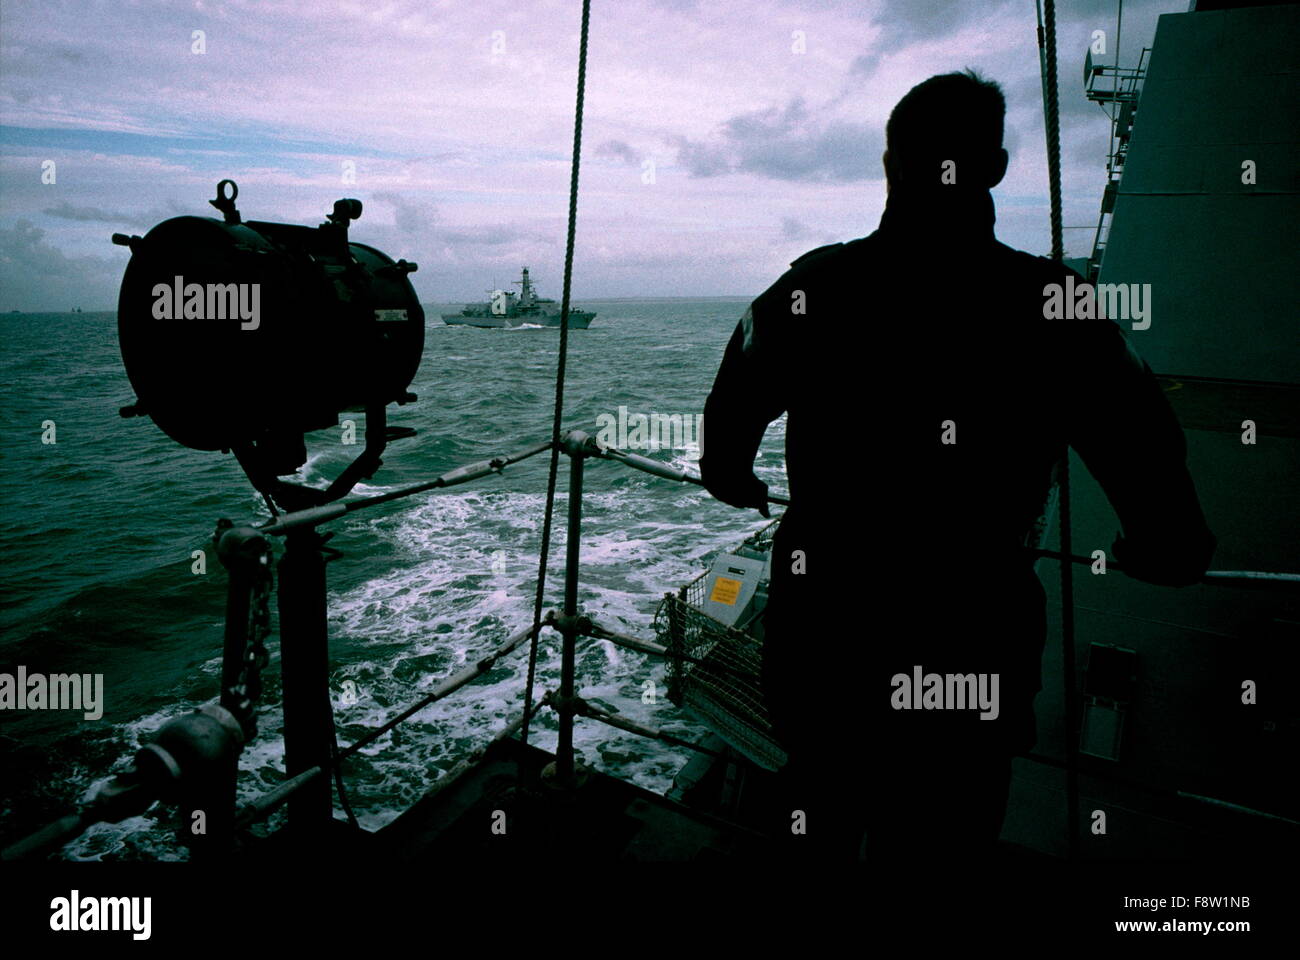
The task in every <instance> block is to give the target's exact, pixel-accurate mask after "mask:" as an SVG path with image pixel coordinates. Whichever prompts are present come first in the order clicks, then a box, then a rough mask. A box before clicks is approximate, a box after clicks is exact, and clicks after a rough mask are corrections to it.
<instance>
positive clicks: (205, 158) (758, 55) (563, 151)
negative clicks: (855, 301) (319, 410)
mask: <svg viewBox="0 0 1300 960" xmlns="http://www.w3.org/2000/svg"><path fill="white" fill-rule="evenodd" d="M1187 6H1188V4H1187V0H1177V2H1170V0H1129V2H1127V3H1125V4H1124V22H1123V32H1122V35H1121V37H1120V41H1121V49H1120V54H1119V55H1120V61H1121V62H1122V63H1123V64H1125V65H1131V64H1132V63H1133V62H1134V61H1135V59H1136V56H1137V54H1138V53H1139V51H1140V49H1141V48H1142V47H1143V46H1149V45H1150V43H1151V40H1152V38H1153V37H1154V34H1155V26H1156V20H1157V18H1158V17H1159V16H1160V15H1161V14H1165V13H1182V12H1185V11H1186V10H1187ZM1058 7H1059V8H1060V9H1059V10H1058V28H1057V38H1058V42H1057V50H1058V59H1059V84H1060V102H1061V108H1060V109H1061V118H1062V129H1061V138H1062V194H1063V209H1064V223H1065V225H1066V226H1067V227H1084V228H1086V229H1067V230H1066V232H1065V246H1066V255H1067V256H1086V255H1087V254H1088V253H1089V252H1090V249H1091V244H1092V239H1093V228H1094V227H1095V225H1096V221H1097V215H1098V208H1099V204H1100V198H1101V191H1102V188H1103V186H1104V183H1105V166H1104V165H1105V155H1106V152H1107V145H1108V141H1109V132H1110V121H1109V119H1108V117H1107V115H1106V113H1105V112H1104V111H1103V109H1102V108H1101V107H1100V106H1098V105H1097V104H1094V103H1090V102H1088V101H1087V100H1086V99H1085V98H1084V95H1083V60H1084V56H1085V53H1086V52H1087V48H1088V46H1089V43H1090V42H1091V41H1092V35H1093V31H1095V30H1103V31H1105V33H1106V54H1105V55H1104V56H1099V57H1096V58H1095V59H1096V60H1098V61H1100V62H1107V63H1111V62H1114V57H1115V49H1114V47H1115V39H1116V37H1115V26H1116V3H1115V0H1109V2H1103V0H1063V2H1061V3H1059V4H1058ZM1035 24H1036V19H1035V8H1034V3H1033V0H1006V2H999V0H862V2H851V0H843V2H832V0H820V2H818V0H737V2H731V0H698V2H695V0H593V3H592V13H591V27H590V49H589V54H588V64H587V91H586V103H585V112H584V117H585V119H584V126H583V141H582V152H581V160H582V167H581V181H580V187H581V189H580V193H579V203H578V222H577V234H576V236H577V242H576V250H575V259H574V277H573V296H574V298H575V300H579V301H580V300H581V299H583V298H589V299H596V298H606V297H671V296H684V297H689V296H753V295H756V294H758V293H760V292H762V291H763V290H764V289H765V288H766V287H767V286H768V285H770V284H771V283H772V282H773V281H774V280H776V278H777V277H778V276H780V274H781V273H782V272H783V271H784V269H785V268H786V266H787V265H788V263H789V262H790V261H791V260H793V259H795V258H796V257H798V256H799V255H800V254H802V253H803V252H805V251H807V250H809V249H812V248H814V247H817V246H820V245H822V244H825V243H832V242H835V241H839V240H850V239H853V238H855V237H860V236H865V235H866V234H868V233H870V232H871V231H872V230H874V229H875V227H876V225H877V223H878V221H879V219H880V214H881V212H882V210H883V209H884V203H885V183H884V179H883V171H882V169H881V165H880V155H881V153H882V151H883V149H884V126H885V121H886V120H887V118H888V116H889V112H890V110H891V109H892V108H893V106H894V104H895V103H897V101H898V100H899V99H900V98H901V97H902V96H903V94H905V93H906V92H907V91H908V90H909V89H910V88H911V87H912V86H914V85H915V84H917V83H919V82H921V81H922V80H924V79H926V78H927V77H929V76H932V75H934V74H937V73H946V72H949V71H952V70H961V69H966V68H968V67H969V68H974V69H976V70H978V71H979V72H980V73H982V74H983V75H985V76H987V77H989V78H991V79H994V80H996V81H998V82H999V83H1001V84H1002V86H1003V88H1004V90H1005V92H1006V96H1007V101H1008V111H1007V129H1006V138H1005V141H1004V145H1005V146H1006V147H1007V149H1008V151H1009V152H1010V154H1011V163H1010V168H1009V171H1008V174H1007V177H1006V179H1005V180H1004V181H1003V183H1002V184H1001V185H1000V186H999V187H998V188H997V189H996V190H995V191H994V199H995V201H996V202H997V208H998V226H997V231H998V236H999V239H1001V240H1002V241H1003V242H1005V243H1008V244H1010V245H1011V246H1013V247H1017V248H1019V249H1023V250H1027V251H1029V252H1031V253H1035V254H1046V253H1047V252H1048V249H1049V247H1050V238H1049V228H1048V223H1049V217H1048V201H1047V191H1048V186H1047V160H1046V148H1045V140H1044V134H1043V122H1042V99H1041V85H1040V80H1039V66H1038V64H1039V59H1038V50H1037V40H1036V25H1035ZM580 25H581V3H580V2H579V0H506V2H497V0H443V2H438V0H417V2H386V0H236V2H228V3H219V2H212V0H190V2H157V0H152V2H151V0H117V2H94V0H83V2H57V0H42V2H19V0H0V311H4V312H7V311H10V310H14V309H18V310H24V311H31V310H68V309H71V308H72V307H73V306H74V305H76V306H80V307H82V308H83V309H85V310H87V311H91V310H108V309H113V308H114V307H115V305H116V301H117V291H118V287H119V285H120V283H121V278H122V272H123V270H124V269H125V267H126V263H127V260H128V259H129V253H128V251H127V250H126V248H124V247H118V246H113V245H112V244H111V243H110V242H109V237H110V236H111V234H113V233H115V232H123V233H136V234H143V233H145V232H147V230H148V229H149V228H150V227H152V226H153V225H154V224H156V223H158V222H159V221H161V220H165V219H167V218H169V217H174V216H180V215H198V216H218V214H217V213H216V211H215V210H213V209H212V208H211V207H209V206H208V204H207V201H208V200H209V199H211V198H212V197H213V196H215V188H216V183H217V181H218V180H220V179H223V178H227V177H229V178H231V179H234V180H235V181H236V182H237V183H238V185H239V199H238V206H239V208H240V211H241V212H242V214H243V215H244V217H245V219H256V220H271V221H282V222H290V223H305V224H309V225H315V224H318V223H320V222H321V221H322V218H323V215H324V214H325V213H327V212H328V211H329V210H330V209H331V208H332V206H333V202H334V201H335V200H336V199H338V198H340V197H356V198H358V199H360V200H361V201H362V203H363V205H364V211H363V213H362V216H361V218H360V219H359V220H358V221H356V222H355V223H354V224H353V225H352V228H351V233H350V235H351V237H352V239H353V240H355V241H357V242H362V243H367V244H370V245H371V246H375V247H378V248H379V249H381V250H383V251H384V252H386V253H388V254H389V255H390V256H392V257H393V258H394V259H396V258H399V257H401V258H405V259H407V260H412V261H415V262H416V263H418V264H419V271H418V272H417V273H416V274H414V275H412V278H411V279H412V281H413V283H414V285H415V288H416V292H417V293H418V295H419V296H420V299H421V300H422V301H425V302H444V303H446V302H463V301H466V300H481V299H483V298H484V294H485V291H487V290H489V289H493V288H497V287H508V285H509V284H510V282H511V281H513V280H515V279H516V278H517V277H518V274H519V268H520V267H521V266H523V265H525V264H526V265H528V266H529V267H530V268H531V271H532V276H533V280H534V282H535V283H536V284H537V285H538V287H539V291H540V293H541V295H543V296H552V297H555V298H557V299H558V298H559V296H560V287H561V283H562V276H563V263H564V246H565V230H566V218H567V212H568V186H569V176H570V167H569V165H570V156H571V151H572V144H573V113H574V97H575V87H576V79H577V63H578V38H579V32H580ZM196 31H202V34H201V38H200V37H199V36H198V35H196ZM200 50H201V52H200ZM48 161H53V168H52V169H53V178H52V179H53V180H54V182H52V183H50V182H43V181H45V180H49V179H51V177H50V175H49V171H50V165H49V163H48Z"/></svg>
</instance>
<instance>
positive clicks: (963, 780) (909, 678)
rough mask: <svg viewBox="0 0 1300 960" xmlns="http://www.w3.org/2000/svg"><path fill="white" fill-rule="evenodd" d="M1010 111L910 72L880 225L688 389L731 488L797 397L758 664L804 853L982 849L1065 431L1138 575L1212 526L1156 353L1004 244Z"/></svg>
mask: <svg viewBox="0 0 1300 960" xmlns="http://www.w3.org/2000/svg"><path fill="white" fill-rule="evenodd" d="M1004 114H1005V103H1004V100H1003V96H1002V92H1001V90H1000V89H999V88H998V86H997V85H996V84H994V83H991V82H987V81H984V80H982V79H980V78H979V77H977V76H976V75H974V74H971V73H966V74H946V75H943V76H937V77H932V78H931V79H929V80H927V81H925V82H924V83H922V84H920V85H919V86H917V87H915V88H913V89H912V90H911V91H910V92H909V93H908V94H907V95H906V96H905V97H904V98H903V99H902V100H901V101H900V102H899V103H898V105H897V106H896V107H895V109H894V111H893V113H892V115H891V116H890V119H889V124H888V127H887V150H886V152H885V154H884V158H883V160H884V166H885V172H886V178H887V181H888V188H889V195H888V201H887V204H886V209H885V213H884V216H883V217H882V218H881V221H880V227H879V229H877V230H876V232H874V233H873V234H871V235H870V236H868V237H865V238H862V239H859V240H854V241H852V242H849V243H843V244H838V243H837V244H832V245H830V246H827V247H821V248H819V249H817V250H813V251H812V252H810V253H807V254H805V255H804V256H803V257H801V258H799V259H798V260H796V261H795V262H794V263H793V264H792V266H791V269H790V270H789V271H787V272H786V274H785V275H784V276H782V277H781V279H779V280H778V281H777V282H776V283H775V284H773V285H772V286H771V287H770V288H769V289H768V290H767V291H766V292H765V293H763V294H762V295H761V296H760V297H758V298H757V299H756V300H755V301H754V302H753V304H752V305H751V307H750V308H749V310H748V311H747V312H746V313H745V316H744V318H743V319H742V320H741V322H740V324H739V325H738V326H737V328H736V331H735V333H734V335H733V336H732V338H731V341H730V342H729V343H728V345H727V348H726V353H725V355H724V357H723V361H722V365H721V367H720V369H719V370H718V375H717V379H716V381H715V383H714V385H713V390H712V392H711V393H710V395H709V398H708V401H707V403H706V405H705V424H706V427H707V429H706V431H705V437H706V442H705V445H704V447H703V455H702V459H701V463H700V467H701V472H702V474H703V478H704V483H705V485H706V486H707V487H708V489H709V490H710V492H712V493H713V495H714V496H716V497H718V498H719V499H721V500H723V501H725V502H727V503H730V504H732V505H734V506H737V507H760V505H762V504H764V498H765V496H766V493H767V490H766V486H765V485H764V484H763V483H762V482H761V481H759V480H758V479H757V478H756V477H755V475H754V473H753V462H754V457H755V454H756V451H757V449H758V446H759V442H760V441H761V439H762V437H763V433H764V430H765V429H766V427H767V425H768V424H769V423H771V422H772V421H774V420H776V419H777V418H778V417H780V415H781V414H782V413H788V419H787V423H786V471H787V474H788V480H789V489H790V496H791V506H790V508H789V510H788V512H787V513H786V515H785V518H784V520H783V521H782V523H781V526H780V529H779V531H778V533H777V537H776V543H775V547H774V555H773V583H772V588H771V599H770V601H769V604H768V608H767V614H766V640H765V644H764V683H765V686H766V689H767V697H768V704H769V707H770V709H771V712H772V716H773V721H774V723H775V724H776V725H777V730H778V734H779V736H780V737H781V739H782V741H783V742H784V744H785V745H786V747H787V750H788V752H789V754H790V758H791V759H790V763H789V765H788V766H787V768H786V769H785V771H783V778H782V779H784V780H785V781H786V783H787V786H788V788H789V790H790V801H789V803H790V805H791V806H792V808H793V809H800V810H803V811H804V814H805V816H806V822H807V829H808V834H807V837H806V838H800V837H798V836H793V837H792V839H791V843H792V844H793V845H795V846H797V845H798V844H800V843H806V844H807V846H808V848H810V849H813V850H815V852H817V853H819V854H826V855H830V856H838V857H843V858H849V857H853V856H855V855H856V851H857V848H858V846H859V838H860V837H861V835H862V832H863V830H864V828H865V831H866V836H867V842H866V853H867V857H868V858H869V859H872V860H875V859H876V858H877V856H886V857H894V858H899V857H901V858H907V859H912V858H916V857H925V856H927V855H930V856H936V855H937V856H941V857H945V858H948V857H954V856H961V855H963V854H966V853H977V854H979V853H989V852H991V851H992V848H993V843H994V842H996V839H997V836H998V833H999V831H1000V829H1001V823H1002V818H1003V813H1004V810H1005V806H1006V799H1007V790H1008V785H1009V781H1010V758H1011V757H1012V756H1013V755H1015V754H1017V753H1022V752H1025V751H1027V750H1028V749H1030V747H1032V745H1033V743H1034V740H1035V724H1034V716H1033V698H1034V694H1035V693H1036V692H1037V691H1038V689H1039V687H1040V661H1041V656H1042V650H1043V643H1044V635H1045V629H1046V628H1045V620H1044V604H1045V599H1044V593H1043V589H1042V586H1041V585H1040V584H1039V581H1038V578H1037V577H1036V575H1035V574H1034V571H1033V567H1032V557H1031V555H1030V553H1029V552H1028V551H1027V550H1026V549H1025V539H1026V534H1027V532H1028V530H1029V528H1030V526H1031V524H1032V522H1033V520H1034V519H1035V518H1036V517H1037V515H1038V513H1039V512H1040V510H1041V507H1042V504H1043V502H1044V499H1045V497H1046V494H1047V492H1048V489H1049V486H1050V482H1051V473H1052V467H1053V464H1054V462H1055V461H1056V460H1057V459H1058V457H1059V454H1060V452H1061V450H1062V449H1063V447H1064V445H1065V444H1067V443H1068V444H1069V445H1071V446H1072V447H1073V448H1074V449H1075V450H1076V451H1077V452H1078V453H1079V455H1080V456H1081V457H1082V458H1083V461H1084V463H1085V464H1086V465H1087V466H1088V469H1089V470H1090V471H1091V472H1092V474H1093V476H1094V477H1096V478H1097V480H1098V481H1099V482H1100V483H1101V485H1102V487H1103V488H1104V490H1105V492H1106V494H1107V496H1108V497H1109V499H1110V502H1111V504H1112V505H1113V506H1114V508H1115V511H1116V513H1117V515H1118V518H1119V522H1120V525H1121V526H1122V529H1123V537H1122V538H1121V539H1119V540H1118V541H1117V542H1116V543H1115V545H1114V549H1113V551H1112V553H1111V556H1110V558H1111V560H1112V561H1118V562H1120V563H1122V564H1123V565H1124V567H1125V569H1126V571H1127V572H1128V573H1129V574H1130V575H1132V576H1136V577H1139V578H1140V579H1143V580H1149V581H1151V582H1155V583H1162V584H1170V585H1181V584H1189V583H1193V582H1195V581H1196V580H1198V579H1199V578H1200V577H1201V575H1202V574H1204V572H1205V570H1206V569H1207V567H1208V564H1209V559H1210V555H1211V553H1212V551H1213V548H1214V538H1213V536H1212V535H1211V534H1210V532H1209V530H1208V529H1207V527H1206V524H1205V520H1204V517H1203V516H1202V513H1201V509H1200V506H1199V503H1198V501H1197V497H1196V493H1195V490H1194V488H1193V486H1192V481H1191V479H1190V477H1189V475H1188V472H1187V469H1186V466H1185V445H1184V439H1183V434H1182V430H1181V429H1180V427H1179V425H1178V423H1177V421H1176V420H1175V419H1174V416H1173V413H1172V412H1171V410H1170V408H1169V405H1168V402H1167V401H1166V400H1165V398H1164V396H1163V394H1162V392H1161V389H1160V387H1159V385H1158V384H1157V382H1156V380H1155V379H1154V377H1153V376H1152V374H1151V371H1150V369H1149V368H1148V367H1147V366H1146V365H1145V363H1143V362H1142V360H1141V359H1139V357H1138V356H1137V354H1136V353H1135V352H1134V351H1133V349H1132V348H1131V347H1130V345H1129V343H1128V341H1127V340H1126V337H1125V335H1124V333H1123V332H1122V331H1121V329H1120V328H1119V326H1117V325H1116V324H1115V323H1114V322H1113V321H1111V320H1107V319H1068V320H1065V319H1061V320H1052V319H1047V318H1046V317H1045V311H1044V303H1045V299H1046V293H1045V289H1046V288H1047V287H1048V286H1049V285H1051V284H1064V282H1065V280H1066V277H1067V275H1070V274H1071V272H1070V271H1069V270H1067V269H1066V268H1065V267H1063V266H1061V265H1060V264H1057V263H1054V262H1052V261H1050V260H1046V259H1043V258H1040V257H1035V256H1031V255H1030V254H1027V253H1022V252H1019V251H1017V250H1013V249H1011V248H1010V247H1007V246H1005V245H1003V244H1001V243H999V242H998V241H997V240H996V239H995V238H994V233H993V224H994V209H993V200H992V197H991V195H990V193H989V191H990V189H991V188H992V187H994V186H996V185H997V184H998V182H999V181H1001V179H1002V177H1003V175H1004V174H1005V172H1006V166H1007V153H1006V151H1005V150H1003V149H1002V127H1003V117H1004ZM1073 277H1074V282H1075V283H1076V284H1082V283H1083V282H1084V281H1083V278H1082V277H1079V276H1078V275H1077V274H1074V275H1073ZM760 508H761V507H760ZM785 816H786V819H785V821H784V823H785V825H787V826H785V827H784V828H783V826H782V824H781V823H777V824H776V826H777V828H778V830H782V829H785V830H788V824H789V823H790V822H791V819H790V816H792V813H791V812H790V811H787V813H786V815H785Z"/></svg>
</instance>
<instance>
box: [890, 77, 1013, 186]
mask: <svg viewBox="0 0 1300 960" xmlns="http://www.w3.org/2000/svg"><path fill="white" fill-rule="evenodd" d="M1006 112H1007V103H1006V99H1005V98H1004V97H1003V95H1002V88H1001V87H999V86H998V85H997V84H996V83H994V82H993V81H992V80H986V79H984V78H983V77H981V76H980V75H979V74H977V73H975V72H974V71H973V70H967V71H965V72H964V73H944V74H940V75H938V76H934V77H931V78H930V79H929V80H926V81H925V82H923V83H919V84H917V85H916V86H915V87H913V88H912V89H911V90H909V91H908V92H907V95H906V96H904V97H903V99H902V100H899V101H898V105H897V106H895V107H894V111H893V113H891V114H890V115H889V123H888V124H887V125H886V127H885V143H886V149H885V154H884V156H883V157H882V158H881V159H882V161H883V162H884V165H885V176H886V178H887V179H888V182H889V188H890V189H891V190H907V191H908V192H925V193H929V192H931V191H939V190H941V189H944V190H947V191H952V192H956V193H967V192H975V191H987V190H989V189H991V188H992V187H995V186H997V185H998V183H999V182H1000V181H1001V180H1002V177H1003V176H1004V175H1005V174H1006V172H1007V152H1006V151H1005V150H1004V149H1002V126H1003V120H1004V118H1005V117H1006Z"/></svg>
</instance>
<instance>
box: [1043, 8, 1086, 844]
mask: <svg viewBox="0 0 1300 960" xmlns="http://www.w3.org/2000/svg"><path fill="white" fill-rule="evenodd" d="M1038 36H1039V44H1040V46H1041V54H1042V55H1041V56H1040V57H1039V63H1040V65H1041V69H1042V72H1043V78H1042V80H1043V125H1044V127H1045V128H1046V132H1047V177H1048V190H1049V196H1050V199H1051V229H1052V259H1053V260H1055V261H1056V262H1057V263H1060V262H1061V260H1062V259H1063V258H1064V256H1065V250H1064V248H1063V246H1062V242H1061V118H1060V108H1059V105H1058V102H1057V101H1058V94H1057V76H1056V2H1055V0H1043V23H1042V24H1041V27H1040V30H1039V34H1038ZM1057 492H1058V497H1057V510H1058V511H1059V520H1060V540H1061V554H1062V555H1063V557H1069V556H1070V554H1071V552H1072V548H1073V545H1072V543H1071V536H1070V448H1069V446H1066V447H1065V448H1064V450H1062V453H1061V461H1060V464H1059V466H1058V468H1057ZM1061 647H1062V650H1061V653H1062V660H1063V663H1062V671H1061V674H1062V677H1061V679H1062V682H1063V684H1064V686H1065V758H1066V774H1065V795H1066V808H1067V811H1068V813H1067V817H1066V819H1067V820H1068V827H1067V833H1066V836H1067V838H1068V843H1069V850H1070V858H1071V859H1075V858H1076V857H1077V856H1078V852H1079V767H1078V758H1077V756H1076V750H1077V747H1078V743H1077V741H1076V740H1075V737H1076V735H1077V734H1076V730H1077V719H1076V713H1077V709H1078V708H1077V704H1076V696H1077V690H1076V679H1075V649H1074V574H1073V570H1072V569H1071V566H1070V562H1069V560H1066V559H1062V560H1061Z"/></svg>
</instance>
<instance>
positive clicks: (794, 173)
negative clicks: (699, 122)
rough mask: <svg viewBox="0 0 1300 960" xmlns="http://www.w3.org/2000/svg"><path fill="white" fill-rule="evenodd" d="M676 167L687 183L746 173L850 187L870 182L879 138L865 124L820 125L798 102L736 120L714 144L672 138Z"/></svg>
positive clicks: (878, 133) (879, 134)
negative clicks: (684, 170)
mask: <svg viewBox="0 0 1300 960" xmlns="http://www.w3.org/2000/svg"><path fill="white" fill-rule="evenodd" d="M669 142H670V143H671V144H672V145H674V146H676V147H677V150H678V154H677V160H678V163H680V164H682V165H683V166H685V167H686V168H687V170H688V172H689V173H690V175H691V176H692V177H716V176H721V175H723V174H727V173H748V174H755V175H757V176H761V177H768V178H770V179H774V180H800V181H813V182H840V183H843V182H849V181H854V180H866V179H875V178H876V177H877V176H878V174H877V172H876V165H875V163H874V161H875V159H876V158H878V157H879V156H880V154H881V152H882V150H883V149H884V138H883V135H882V132H881V131H880V130H879V129H877V128H876V127H874V126H872V125H869V124H865V123H851V122H848V121H843V120H829V121H819V120H817V119H814V118H813V117H812V116H811V115H810V114H809V112H808V108H807V106H806V105H805V103H804V100H803V98H802V97H795V98H793V99H792V100H790V101H789V102H788V103H787V104H786V105H785V107H783V108H778V107H771V108H768V109H766V110H757V111H752V112H749V113H742V114H737V115H736V116H733V117H731V118H730V119H729V120H727V121H726V122H725V123H724V124H723V125H722V129H721V131H720V133H719V135H718V137H717V138H716V139H715V140H714V141H713V142H704V141H696V140H691V139H689V138H687V137H675V138H672V139H671V140H670V141H669Z"/></svg>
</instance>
